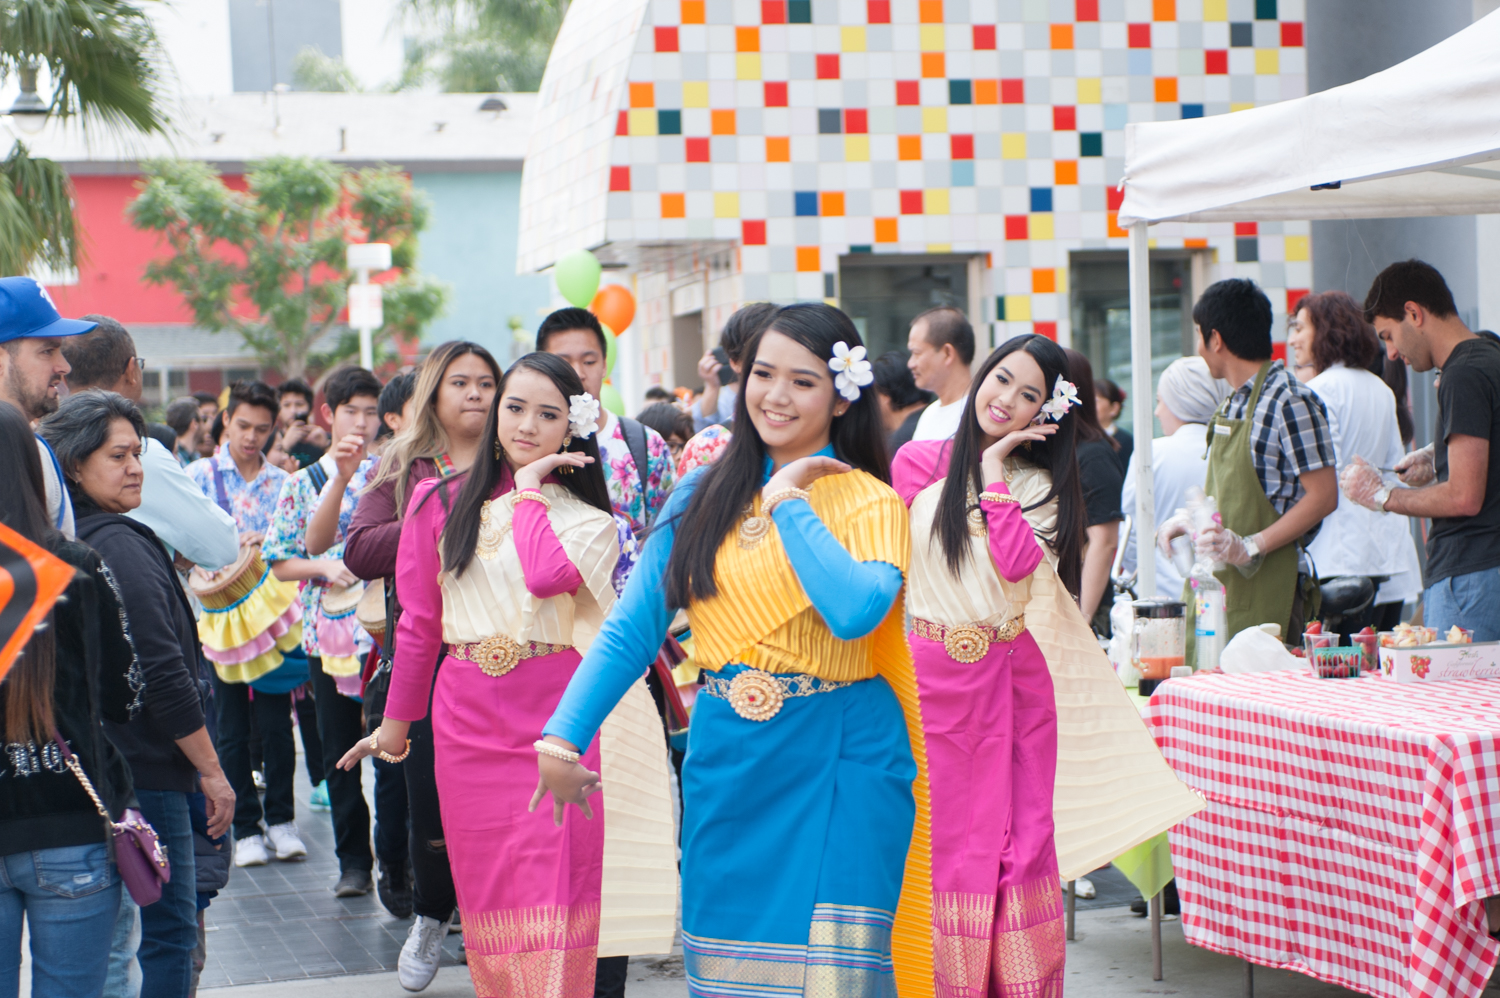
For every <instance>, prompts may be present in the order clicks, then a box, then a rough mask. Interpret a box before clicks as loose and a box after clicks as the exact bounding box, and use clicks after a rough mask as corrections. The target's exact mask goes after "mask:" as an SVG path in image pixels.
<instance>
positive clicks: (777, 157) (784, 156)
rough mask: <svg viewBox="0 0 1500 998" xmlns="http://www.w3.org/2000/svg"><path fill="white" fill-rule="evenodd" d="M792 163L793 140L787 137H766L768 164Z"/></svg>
mask: <svg viewBox="0 0 1500 998" xmlns="http://www.w3.org/2000/svg"><path fill="white" fill-rule="evenodd" d="M791 161H792V140H791V139H789V138H787V137H786V136H785V135H772V136H767V137H766V162H767V163H790V162H791Z"/></svg>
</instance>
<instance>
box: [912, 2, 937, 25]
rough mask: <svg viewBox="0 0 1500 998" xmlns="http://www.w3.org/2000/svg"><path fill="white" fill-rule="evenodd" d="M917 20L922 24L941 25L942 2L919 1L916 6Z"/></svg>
mask: <svg viewBox="0 0 1500 998" xmlns="http://www.w3.org/2000/svg"><path fill="white" fill-rule="evenodd" d="M917 19H918V20H919V21H921V22H922V23H923V24H942V23H943V0H921V2H920V3H918V4H917Z"/></svg>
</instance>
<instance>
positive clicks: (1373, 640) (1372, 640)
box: [1351, 634, 1380, 672]
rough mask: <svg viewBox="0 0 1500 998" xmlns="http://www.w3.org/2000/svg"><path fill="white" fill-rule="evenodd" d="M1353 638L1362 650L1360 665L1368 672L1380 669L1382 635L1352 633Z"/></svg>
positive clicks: (1356, 645)
mask: <svg viewBox="0 0 1500 998" xmlns="http://www.w3.org/2000/svg"><path fill="white" fill-rule="evenodd" d="M1351 640H1353V642H1354V645H1355V647H1357V648H1358V649H1359V650H1360V652H1361V665H1360V667H1361V668H1362V669H1364V671H1366V672H1376V671H1378V670H1379V669H1380V647H1379V642H1380V635H1378V634H1355V635H1351Z"/></svg>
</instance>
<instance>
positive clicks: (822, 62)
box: [818, 54, 839, 80]
mask: <svg viewBox="0 0 1500 998" xmlns="http://www.w3.org/2000/svg"><path fill="white" fill-rule="evenodd" d="M838 78H839V57H838V55H836V54H835V55H820V56H818V79H820V80H836V79H838Z"/></svg>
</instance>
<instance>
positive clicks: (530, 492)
mask: <svg viewBox="0 0 1500 998" xmlns="http://www.w3.org/2000/svg"><path fill="white" fill-rule="evenodd" d="M527 500H529V501H531V502H539V503H541V504H542V507H543V508H544V509H546V511H547V512H549V513H550V512H552V500H550V499H548V498H547V497H546V496H544V495H542V493H541V492H540V491H538V490H536V489H522V490H521V491H519V492H517V493H516V502H525V501H527ZM512 508H514V507H512Z"/></svg>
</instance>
